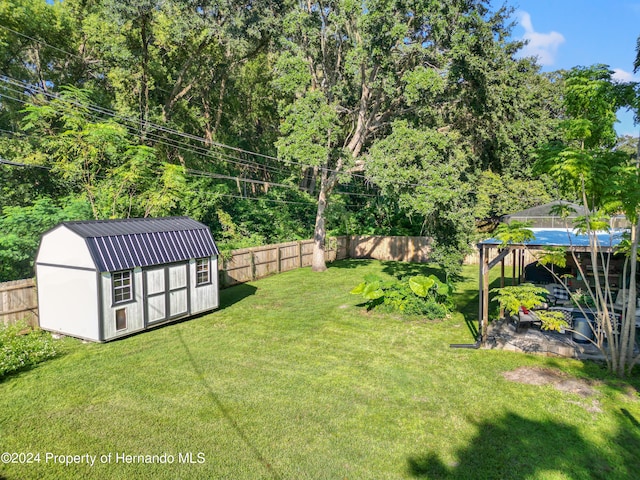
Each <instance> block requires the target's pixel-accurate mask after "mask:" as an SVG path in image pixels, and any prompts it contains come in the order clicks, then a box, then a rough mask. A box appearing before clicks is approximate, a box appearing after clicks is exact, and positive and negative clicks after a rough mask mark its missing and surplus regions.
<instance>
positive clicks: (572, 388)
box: [502, 367, 598, 398]
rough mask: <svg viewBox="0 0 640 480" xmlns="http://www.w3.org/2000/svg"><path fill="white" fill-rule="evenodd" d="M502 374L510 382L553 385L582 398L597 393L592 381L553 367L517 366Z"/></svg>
mask: <svg viewBox="0 0 640 480" xmlns="http://www.w3.org/2000/svg"><path fill="white" fill-rule="evenodd" d="M502 376H503V377H504V378H505V379H507V380H509V381H511V382H518V383H525V384H527V385H553V386H554V387H555V388H556V389H557V390H560V391H561V392H567V393H574V394H576V395H580V396H581V397H584V398H587V397H592V396H594V395H596V394H597V393H598V392H597V390H595V389H594V388H593V386H592V385H593V383H592V382H588V381H586V380H581V379H578V378H574V377H571V376H569V375H567V374H566V373H564V372H562V371H560V370H556V369H553V368H543V367H518V368H516V369H515V370H512V371H510V372H504V373H503V374H502Z"/></svg>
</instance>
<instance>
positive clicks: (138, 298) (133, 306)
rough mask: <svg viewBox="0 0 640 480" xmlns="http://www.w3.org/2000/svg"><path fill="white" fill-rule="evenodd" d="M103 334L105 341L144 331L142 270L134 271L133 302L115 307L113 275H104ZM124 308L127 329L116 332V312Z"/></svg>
mask: <svg viewBox="0 0 640 480" xmlns="http://www.w3.org/2000/svg"><path fill="white" fill-rule="evenodd" d="M100 280H101V283H102V322H103V323H102V333H103V335H104V340H111V339H112V338H115V337H120V336H123V335H129V334H131V333H133V332H138V331H140V330H143V329H144V300H143V288H142V269H141V268H136V269H134V270H133V297H134V300H133V301H131V302H127V303H123V304H118V305H114V304H113V288H112V285H111V273H107V272H105V273H102V274H101V276H100ZM121 308H124V309H125V311H126V315H127V328H125V329H122V330H116V310H119V309H121Z"/></svg>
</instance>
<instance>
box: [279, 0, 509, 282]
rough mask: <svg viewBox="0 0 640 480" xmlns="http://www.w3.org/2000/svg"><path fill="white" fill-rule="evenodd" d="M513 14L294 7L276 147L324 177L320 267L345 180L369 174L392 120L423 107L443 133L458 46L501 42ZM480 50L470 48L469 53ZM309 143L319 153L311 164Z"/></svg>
mask: <svg viewBox="0 0 640 480" xmlns="http://www.w3.org/2000/svg"><path fill="white" fill-rule="evenodd" d="M507 13H508V11H507V10H505V9H501V10H499V11H497V12H495V13H491V12H490V11H489V9H488V2H486V1H484V0H473V1H466V0H464V1H463V0H447V1H444V2H413V1H396V2H391V1H387V0H369V1H364V2H353V1H351V0H341V1H329V2H306V3H302V2H300V3H298V2H296V4H295V6H294V7H293V8H292V11H291V13H290V14H289V16H288V17H287V19H286V22H285V37H286V41H285V46H286V47H287V50H286V53H285V54H284V56H283V57H282V59H281V63H280V68H281V71H282V73H283V75H284V76H285V77H286V79H283V80H281V81H280V85H282V86H283V87H285V88H288V90H287V91H286V93H288V94H289V95H290V96H291V98H292V99H293V104H292V105H291V106H286V107H285V108H284V109H283V110H282V115H283V117H284V118H285V120H284V124H283V125H284V128H283V130H282V137H281V139H280V141H279V143H278V146H279V152H280V154H281V155H282V156H283V157H284V158H287V159H293V160H297V161H301V162H302V163H305V164H307V165H308V166H310V167H312V168H313V169H314V171H317V172H318V177H319V184H320V188H319V193H318V211H317V215H316V226H315V235H314V240H315V242H314V257H313V258H314V260H313V269H314V270H323V269H324V268H326V267H325V263H324V237H325V232H326V226H325V209H326V206H327V202H328V198H329V195H330V193H331V191H332V190H333V188H334V187H335V185H336V184H337V183H338V182H339V180H340V178H341V175H345V174H349V173H354V172H356V171H362V170H363V169H364V164H365V161H366V155H365V154H366V151H367V149H368V147H369V146H370V145H371V144H372V143H373V142H374V141H375V140H376V139H378V138H383V137H384V136H386V135H387V134H388V133H389V131H390V125H391V122H392V121H393V120H399V119H401V118H403V117H407V116H413V117H415V115H416V112H417V111H418V110H419V109H420V108H422V113H423V115H424V116H430V117H431V118H430V120H431V124H432V126H436V127H438V126H443V125H444V123H443V122H444V119H443V116H442V105H443V102H444V101H445V96H444V92H445V87H446V83H447V77H448V75H449V73H451V72H453V70H452V66H453V65H455V62H454V60H455V57H456V55H457V56H458V57H462V56H463V54H461V53H456V52H457V50H456V49H457V48H458V47H457V46H456V45H457V42H467V43H468V42H472V43H474V42H477V40H476V36H474V34H476V33H478V32H481V31H484V32H486V34H483V35H482V38H483V41H487V42H490V43H492V42H496V41H498V42H499V41H501V40H500V38H498V39H497V40H496V37H500V36H501V32H502V29H503V25H504V20H505V18H506V16H507ZM452 32H464V34H459V35H457V36H455V38H454V36H452V35H453V34H452ZM454 47H455V48H454ZM498 48H499V47H498ZM484 53H485V52H482V51H476V49H474V48H473V46H469V47H468V49H467V51H466V52H465V55H471V56H476V55H478V56H479V55H483V54H484ZM474 58H475V57H474ZM462 75H464V73H462V72H460V73H456V76H457V77H461V76H462ZM287 79H288V80H287ZM456 82H459V78H457V79H456ZM320 112H324V113H323V114H320ZM309 142H312V143H313V145H314V148H315V149H316V151H315V153H316V155H315V156H313V157H309V158H305V157H304V155H303V154H302V153H303V152H306V151H308V149H309V148H310V147H309Z"/></svg>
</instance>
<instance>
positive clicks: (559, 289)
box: [544, 283, 570, 307]
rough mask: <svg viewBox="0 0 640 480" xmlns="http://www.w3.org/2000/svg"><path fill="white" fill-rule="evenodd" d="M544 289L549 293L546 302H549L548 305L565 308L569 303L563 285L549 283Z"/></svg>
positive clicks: (567, 294)
mask: <svg viewBox="0 0 640 480" xmlns="http://www.w3.org/2000/svg"><path fill="white" fill-rule="evenodd" d="M544 288H546V289H547V290H548V291H549V295H548V296H547V300H548V301H549V304H551V305H553V306H554V307H562V306H566V304H567V303H570V298H569V292H568V291H567V289H566V288H565V287H564V286H563V285H558V284H557V283H550V284H549V285H545V287H544Z"/></svg>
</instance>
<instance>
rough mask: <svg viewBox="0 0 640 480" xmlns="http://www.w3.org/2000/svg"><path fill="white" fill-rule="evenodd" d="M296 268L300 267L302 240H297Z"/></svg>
mask: <svg viewBox="0 0 640 480" xmlns="http://www.w3.org/2000/svg"><path fill="white" fill-rule="evenodd" d="M298 268H302V241H301V240H298Z"/></svg>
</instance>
